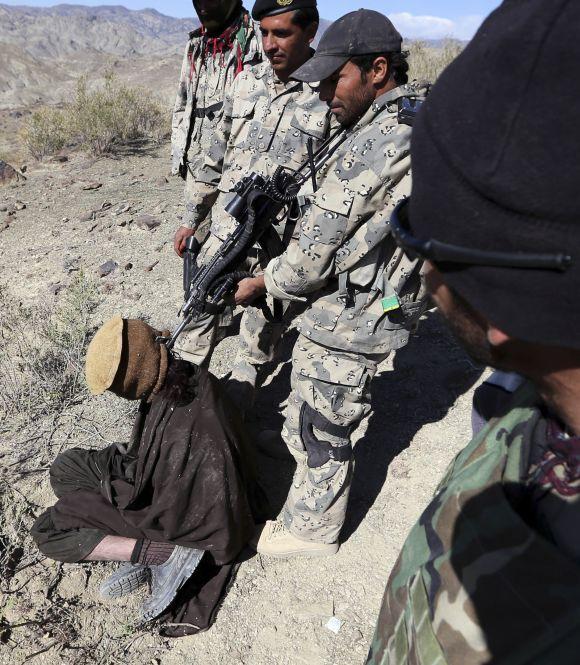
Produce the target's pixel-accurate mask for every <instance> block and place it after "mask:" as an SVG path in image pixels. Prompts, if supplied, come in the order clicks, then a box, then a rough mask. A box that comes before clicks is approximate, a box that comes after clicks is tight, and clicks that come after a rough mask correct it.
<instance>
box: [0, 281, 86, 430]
mask: <svg viewBox="0 0 580 665" xmlns="http://www.w3.org/2000/svg"><path fill="white" fill-rule="evenodd" d="M96 304H97V292H96V287H95V286H94V285H93V284H92V283H91V282H89V281H88V280H87V279H86V278H84V277H83V275H82V274H81V275H80V276H79V277H77V279H76V280H75V281H74V282H73V284H72V285H71V287H70V288H69V289H68V290H67V292H66V295H65V296H64V298H63V300H62V303H61V304H60V305H59V306H58V307H56V308H54V307H52V306H51V305H50V304H48V303H45V304H43V305H40V306H35V307H33V308H30V307H27V306H25V305H23V304H22V303H20V302H18V301H16V300H14V299H13V298H10V297H9V296H8V295H7V293H6V292H5V291H4V290H0V375H1V376H2V384H1V387H0V421H2V422H3V423H5V424H7V423H8V419H9V418H10V419H14V420H15V421H16V422H17V423H18V424H26V423H29V422H31V421H32V420H34V419H35V418H38V417H40V416H42V415H47V414H53V413H55V412H61V411H62V410H63V409H64V408H66V407H67V406H70V405H71V404H74V403H75V402H77V401H78V400H79V399H81V398H82V397H83V396H84V395H85V394H86V387H85V383H84V379H83V356H84V352H85V348H86V345H87V343H88V337H89V334H90V332H91V324H90V316H91V313H92V312H93V310H94V308H95V307H96Z"/></svg>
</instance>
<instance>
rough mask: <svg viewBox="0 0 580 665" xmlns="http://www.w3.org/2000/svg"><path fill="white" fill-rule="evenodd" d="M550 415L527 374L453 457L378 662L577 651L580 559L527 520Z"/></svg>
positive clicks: (399, 570)
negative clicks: (532, 449)
mask: <svg viewBox="0 0 580 665" xmlns="http://www.w3.org/2000/svg"><path fill="white" fill-rule="evenodd" d="M542 417H543V416H542V412H541V410H540V408H539V399H538V397H537V395H536V394H535V392H534V389H533V388H532V386H531V385H530V384H526V385H524V386H523V387H522V388H521V389H520V390H519V391H518V392H517V393H516V394H515V395H514V397H513V402H512V407H511V409H510V410H509V412H508V413H507V415H505V416H504V417H502V418H499V419H498V418H496V419H495V420H492V421H491V422H490V424H489V425H488V426H487V427H486V428H485V429H484V430H483V431H482V432H481V433H480V434H479V435H478V436H477V437H476V438H475V439H473V441H472V442H471V443H470V444H469V445H468V446H467V447H466V448H465V449H464V450H463V451H462V452H461V453H460V454H459V455H458V457H457V458H456V459H455V461H454V462H453V463H452V465H451V466H450V468H449V470H448V471H447V473H446V475H445V477H444V479H443V480H442V482H441V483H440V485H439V488H438V489H437V491H436V494H435V496H434V498H433V500H432V502H431V503H430V505H429V506H428V507H427V509H426V510H425V512H424V513H423V515H422V517H421V518H420V519H419V521H418V522H417V524H415V526H414V527H413V529H412V530H411V533H410V535H409V537H408V538H407V541H406V543H405V546H404V547H403V550H402V552H401V554H400V556H399V559H398V561H397V563H396V564H395V567H394V569H393V571H392V573H391V577H390V579H389V582H388V585H387V589H386V592H385V596H384V599H383V604H382V609H381V613H380V617H379V620H378V624H377V628H376V632H375V636H374V639H373V642H372V646H371V649H370V653H369V657H368V661H367V662H368V663H370V664H372V665H406V664H409V665H425V664H427V663H428V664H430V665H431V664H433V665H434V664H441V665H445V664H448V665H479V664H483V663H491V662H493V663H506V664H508V663H509V664H510V665H516V664H520V663H521V664H523V663H534V664H538V663H539V664H540V665H548V664H550V665H551V664H552V663H558V664H559V665H560V664H570V665H571V664H572V663H577V662H578V650H579V649H580V631H579V628H580V568H579V566H578V565H577V564H576V563H574V561H573V560H572V559H571V558H569V557H567V556H565V555H564V554H563V552H562V551H561V550H559V549H558V548H557V547H556V546H554V545H553V544H552V543H550V542H548V540H546V539H544V538H543V537H542V536H540V535H539V534H538V532H537V531H536V530H534V529H533V528H532V527H531V526H530V525H529V524H528V523H527V521H526V519H529V511H528V509H527V504H526V502H525V500H524V499H523V497H524V496H525V494H523V493H522V487H523V483H524V480H525V477H526V475H527V453H526V450H527V448H528V447H529V440H530V438H531V437H532V433H533V431H534V429H535V427H536V426H537V423H538V420H539V419H540V418H542ZM526 516H528V517H526Z"/></svg>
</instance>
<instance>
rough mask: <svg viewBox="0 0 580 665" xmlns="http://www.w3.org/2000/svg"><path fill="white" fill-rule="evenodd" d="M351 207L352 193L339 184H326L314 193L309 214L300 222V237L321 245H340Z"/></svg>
mask: <svg viewBox="0 0 580 665" xmlns="http://www.w3.org/2000/svg"><path fill="white" fill-rule="evenodd" d="M352 205H353V197H352V193H351V192H350V191H349V190H347V189H346V188H345V187H344V186H343V185H342V184H341V183H339V182H328V183H327V184H325V185H324V186H323V187H322V188H321V189H319V190H318V191H317V192H316V195H315V196H314V200H313V205H312V208H311V211H310V214H309V215H307V216H306V218H305V219H304V221H303V222H302V226H301V230H302V235H303V236H304V237H306V238H308V240H310V241H314V242H315V243H320V244H323V245H340V244H342V243H343V242H344V236H345V233H346V229H347V226H348V218H349V215H350V212H351V209H352Z"/></svg>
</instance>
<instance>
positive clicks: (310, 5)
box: [252, 0, 317, 21]
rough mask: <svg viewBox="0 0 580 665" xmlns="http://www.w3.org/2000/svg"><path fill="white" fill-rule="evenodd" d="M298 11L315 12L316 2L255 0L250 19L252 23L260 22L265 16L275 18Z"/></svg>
mask: <svg viewBox="0 0 580 665" xmlns="http://www.w3.org/2000/svg"><path fill="white" fill-rule="evenodd" d="M298 9H306V10H308V9H314V10H316V9H317V7H316V0H256V4H255V5H254V8H253V9H252V18H253V19H254V21H261V20H262V19H263V18H266V17H267V16H276V14H284V13H286V12H292V11H296V10H298Z"/></svg>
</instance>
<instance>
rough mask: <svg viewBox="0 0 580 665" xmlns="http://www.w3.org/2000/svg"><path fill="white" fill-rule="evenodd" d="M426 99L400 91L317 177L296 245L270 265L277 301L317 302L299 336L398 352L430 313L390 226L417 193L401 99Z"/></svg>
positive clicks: (269, 281) (356, 349)
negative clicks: (423, 311)
mask: <svg viewBox="0 0 580 665" xmlns="http://www.w3.org/2000/svg"><path fill="white" fill-rule="evenodd" d="M419 94H420V91H419V90H418V89H416V88H414V87H412V86H400V87H398V88H395V89H394V90H391V91H390V92H388V93H386V94H385V95H383V96H382V97H380V98H379V99H377V100H376V101H375V102H374V103H373V105H372V106H371V108H370V109H369V110H368V111H367V113H366V114H365V115H364V116H363V118H362V119H361V120H360V122H359V123H358V124H357V125H356V126H355V127H353V128H352V130H351V131H350V133H349V136H348V139H347V140H346V141H345V142H344V143H343V144H342V145H341V146H340V147H339V148H338V150H337V151H336V153H335V154H334V156H333V158H332V159H331V161H330V162H329V163H328V164H327V166H326V167H325V170H323V172H321V174H320V175H319V180H320V187H319V189H318V191H317V192H316V194H315V195H314V198H313V205H312V207H311V209H310V212H309V214H308V216H307V217H306V218H305V219H304V221H303V222H302V226H301V232H300V237H299V240H298V242H297V243H293V244H292V245H290V247H289V248H288V249H287V250H286V252H285V253H284V254H283V255H282V256H280V257H278V258H276V259H274V260H273V261H271V262H270V264H269V265H268V267H267V268H266V271H265V280H266V288H267V289H268V292H269V293H270V294H271V295H272V296H273V297H274V298H278V299H281V300H301V299H306V297H310V298H311V299H312V304H311V306H310V307H309V309H308V310H307V312H306V313H305V314H304V316H303V317H302V321H301V325H300V331H301V332H302V334H303V335H306V336H307V337H308V338H310V339H312V340H315V341H318V342H319V343H321V344H323V345H325V346H329V347H333V348H338V349H342V350H346V351H352V352H353V353H366V354H374V353H384V352H387V351H390V350H394V349H397V348H400V347H401V346H404V344H406V342H407V340H408V336H409V329H410V327H411V326H412V324H413V323H414V322H415V321H416V319H417V318H418V313H419V312H420V311H421V308H422V307H423V306H424V299H423V298H422V293H423V290H422V286H421V278H420V266H418V265H417V264H416V263H415V262H411V261H410V260H409V259H407V257H406V256H405V255H404V253H403V252H402V251H401V250H399V249H398V248H397V246H396V244H395V242H394V241H393V239H392V237H391V234H390V228H389V217H390V214H391V211H392V209H393V208H394V206H395V205H396V204H397V203H398V202H399V201H400V200H401V199H403V198H404V197H405V196H408V195H409V194H410V192H411V155H410V141H411V128H410V127H409V126H408V125H405V124H401V123H399V121H398V115H399V114H398V111H399V100H400V99H401V98H403V97H407V96H408V97H416V96H418V95H419Z"/></svg>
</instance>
